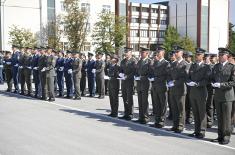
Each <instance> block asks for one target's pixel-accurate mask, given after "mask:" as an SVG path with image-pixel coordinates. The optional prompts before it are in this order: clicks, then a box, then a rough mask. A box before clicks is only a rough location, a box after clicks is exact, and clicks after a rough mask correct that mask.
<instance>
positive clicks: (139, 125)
mask: <svg viewBox="0 0 235 155" xmlns="http://www.w3.org/2000/svg"><path fill="white" fill-rule="evenodd" d="M0 92H1V93H5V94H12V93H10V92H4V91H0ZM14 95H15V96H22V95H20V94H14ZM23 97H24V98H28V99H31V98H33V97H29V96H23ZM40 101H41V100H40ZM43 103H47V104H51V105H55V106H58V107H63V108H67V109H71V110H76V111H80V112H86V113H91V114H94V115H97V116H99V117H104V118H109V119H111V120H116V121H119V122H123V123H127V124H131V125H135V126H138V127H143V128H147V129H150V130H155V131H159V132H162V133H166V134H171V135H174V136H176V137H182V138H187V139H192V140H196V142H202V143H207V144H210V145H215V146H219V147H223V148H227V149H232V150H235V148H234V147H231V146H226V145H220V144H217V143H213V142H209V141H205V140H200V139H197V138H193V137H189V136H186V135H183V134H179V133H174V132H170V131H166V130H162V129H158V128H153V127H150V126H146V125H142V124H137V123H134V122H131V121H126V120H121V119H118V118H112V117H109V116H106V115H104V114H100V113H96V112H92V111H88V110H82V109H78V108H74V107H70V106H66V105H62V104H58V103H53V102H48V101H43ZM0 155H1V154H0Z"/></svg>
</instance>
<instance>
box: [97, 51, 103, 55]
mask: <svg viewBox="0 0 235 155" xmlns="http://www.w3.org/2000/svg"><path fill="white" fill-rule="evenodd" d="M96 55H104V53H103V52H97V53H96Z"/></svg>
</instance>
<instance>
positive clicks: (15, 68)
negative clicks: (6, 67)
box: [11, 45, 21, 93]
mask: <svg viewBox="0 0 235 155" xmlns="http://www.w3.org/2000/svg"><path fill="white" fill-rule="evenodd" d="M12 51H13V54H12V56H11V59H12V76H13V82H14V87H15V91H14V93H19V76H18V69H19V59H20V53H21V52H20V51H19V49H18V46H16V45H12Z"/></svg>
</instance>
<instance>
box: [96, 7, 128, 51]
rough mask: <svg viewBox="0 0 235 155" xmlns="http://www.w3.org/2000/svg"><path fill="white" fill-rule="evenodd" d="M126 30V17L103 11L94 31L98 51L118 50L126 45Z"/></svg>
mask: <svg viewBox="0 0 235 155" xmlns="http://www.w3.org/2000/svg"><path fill="white" fill-rule="evenodd" d="M126 32H127V28H126V24H125V18H124V17H118V16H115V15H114V14H113V13H110V12H107V11H102V12H101V13H100V14H99V21H98V22H97V23H95V25H94V29H93V33H92V39H93V45H95V46H96V52H104V53H114V52H118V51H119V50H120V48H121V47H122V46H123V45H125V35H126Z"/></svg>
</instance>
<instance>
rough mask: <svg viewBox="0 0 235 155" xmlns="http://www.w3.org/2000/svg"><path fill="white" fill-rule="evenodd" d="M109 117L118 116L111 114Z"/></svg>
mask: <svg viewBox="0 0 235 155" xmlns="http://www.w3.org/2000/svg"><path fill="white" fill-rule="evenodd" d="M108 116H109V117H117V115H116V114H109V115H108Z"/></svg>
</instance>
